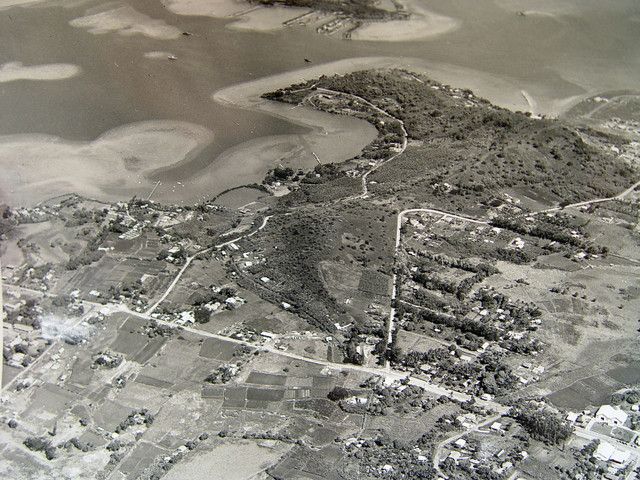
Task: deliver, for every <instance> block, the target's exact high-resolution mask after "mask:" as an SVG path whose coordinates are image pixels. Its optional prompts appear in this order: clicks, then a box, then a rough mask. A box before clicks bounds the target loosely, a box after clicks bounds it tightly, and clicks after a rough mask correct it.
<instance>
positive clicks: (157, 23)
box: [69, 5, 182, 40]
mask: <svg viewBox="0 0 640 480" xmlns="http://www.w3.org/2000/svg"><path fill="white" fill-rule="evenodd" d="M69 24H70V25H71V26H72V27H77V28H85V29H87V30H88V31H89V32H90V33H93V34H95V35H101V34H105V33H109V32H117V33H119V34H120V35H138V34H139V35H145V36H147V37H150V38H155V39H159V40H172V39H176V38H178V37H180V35H181V34H182V32H181V31H180V30H179V29H178V28H176V27H174V26H172V25H168V24H167V23H166V22H165V21H164V20H158V19H154V18H151V17H149V16H147V15H145V14H143V13H140V12H138V11H137V10H135V9H133V8H132V7H130V6H128V5H125V6H122V7H118V8H113V9H111V10H107V11H102V12H98V13H93V14H89V15H86V16H84V17H78V18H75V19H73V20H71V21H70V22H69Z"/></svg>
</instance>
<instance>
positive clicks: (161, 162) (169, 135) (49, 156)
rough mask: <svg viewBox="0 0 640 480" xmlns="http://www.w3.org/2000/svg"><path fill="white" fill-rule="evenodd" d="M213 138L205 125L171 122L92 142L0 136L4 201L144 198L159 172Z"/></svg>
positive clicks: (125, 130)
mask: <svg viewBox="0 0 640 480" xmlns="http://www.w3.org/2000/svg"><path fill="white" fill-rule="evenodd" d="M212 140H213V133H212V132H210V131H209V130H207V129H206V128H204V127H201V126H198V125H194V124H191V123H187V122H175V121H168V120H163V121H149V122H140V123H135V124H130V125H125V126H123V127H119V128H116V129H113V130H111V131H109V132H106V133H105V134H103V135H101V136H100V137H98V138H97V139H95V140H93V141H90V142H70V141H67V140H65V139H62V138H59V137H54V136H49V135H5V136H0V169H1V170H2V171H3V175H2V176H1V177H0V201H6V200H9V202H8V203H11V204H13V205H16V204H18V205H33V204H35V203H37V202H39V201H42V200H45V199H47V198H51V197H53V196H56V195H60V194H63V193H69V192H74V193H78V194H80V195H85V196H88V197H92V198H98V199H108V200H111V199H113V198H126V197H127V196H130V195H131V193H132V192H135V191H138V192H139V193H138V194H139V195H140V194H144V193H145V192H148V191H150V190H151V188H152V186H153V181H152V180H151V178H150V177H152V176H153V174H154V172H155V171H156V170H157V169H158V168H162V167H166V166H169V165H174V164H177V163H179V162H181V161H185V160H188V159H189V158H191V157H192V156H193V155H195V154H197V153H198V152H199V151H201V149H202V148H204V146H206V145H208V144H209V143H211V141H212Z"/></svg>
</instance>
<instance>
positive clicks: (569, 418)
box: [566, 412, 578, 423]
mask: <svg viewBox="0 0 640 480" xmlns="http://www.w3.org/2000/svg"><path fill="white" fill-rule="evenodd" d="M566 420H567V421H568V422H571V423H575V422H577V421H578V414H577V413H576V412H569V413H567V417H566Z"/></svg>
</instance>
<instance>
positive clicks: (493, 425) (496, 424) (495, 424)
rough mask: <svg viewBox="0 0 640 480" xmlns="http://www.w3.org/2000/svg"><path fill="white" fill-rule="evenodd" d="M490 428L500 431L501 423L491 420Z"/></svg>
mask: <svg viewBox="0 0 640 480" xmlns="http://www.w3.org/2000/svg"><path fill="white" fill-rule="evenodd" d="M491 430H493V431H494V432H500V431H502V423H500V422H493V423H492V424H491Z"/></svg>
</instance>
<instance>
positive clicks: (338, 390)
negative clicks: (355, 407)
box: [327, 387, 351, 402]
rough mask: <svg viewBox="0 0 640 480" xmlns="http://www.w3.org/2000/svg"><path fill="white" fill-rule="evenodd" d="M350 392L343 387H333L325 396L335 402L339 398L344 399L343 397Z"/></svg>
mask: <svg viewBox="0 0 640 480" xmlns="http://www.w3.org/2000/svg"><path fill="white" fill-rule="evenodd" d="M350 396H351V394H350V392H349V390H347V389H346V388H344V387H334V388H333V390H331V391H330V392H329V394H328V395H327V398H328V399H329V400H331V401H333V402H337V401H340V400H344V399H345V398H348V397H350Z"/></svg>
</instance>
